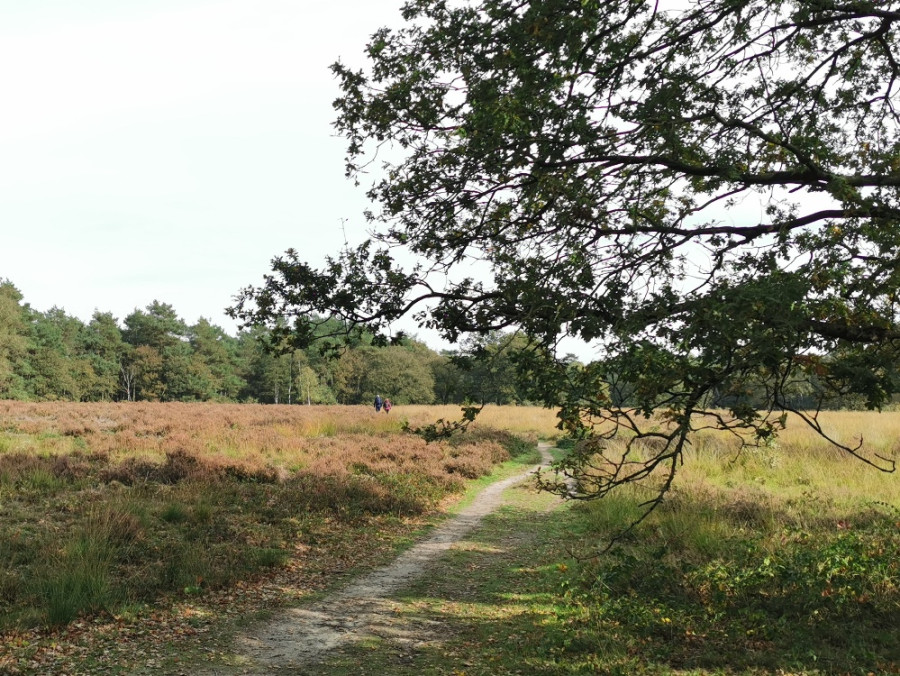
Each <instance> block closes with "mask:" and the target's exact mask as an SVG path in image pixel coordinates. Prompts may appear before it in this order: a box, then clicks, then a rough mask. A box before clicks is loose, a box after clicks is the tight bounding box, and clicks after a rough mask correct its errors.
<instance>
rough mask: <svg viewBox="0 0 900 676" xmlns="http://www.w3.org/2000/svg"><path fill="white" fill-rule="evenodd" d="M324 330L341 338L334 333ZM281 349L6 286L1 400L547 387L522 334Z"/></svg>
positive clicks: (498, 393)
mask: <svg viewBox="0 0 900 676" xmlns="http://www.w3.org/2000/svg"><path fill="white" fill-rule="evenodd" d="M322 330H323V332H325V333H329V334H332V335H333V334H334V333H336V331H334V330H333V327H328V326H327V325H323V327H322ZM289 333H290V332H289V331H288V332H284V335H289ZM273 342H275V343H276V344H275V346H274V349H273V347H272V344H273ZM277 342H278V337H277V335H276V332H272V331H270V329H267V328H265V327H263V326H253V327H252V328H250V329H248V330H244V331H239V332H238V333H237V335H236V336H232V335H229V334H228V333H226V332H225V330H224V329H222V328H220V327H218V326H216V325H214V324H211V323H210V322H209V321H208V320H206V319H202V318H201V319H200V320H199V321H198V322H197V323H196V324H193V325H190V326H189V325H188V324H186V323H185V321H184V320H182V319H181V318H180V317H179V316H178V313H177V312H176V310H175V309H174V308H173V307H172V306H171V305H169V304H167V303H162V302H159V301H153V302H152V303H150V304H149V305H148V306H147V307H146V308H144V309H142V310H141V309H135V310H134V311H133V312H132V313H131V314H129V315H128V316H127V317H125V318H124V319H123V320H122V322H121V323H120V322H119V321H118V320H117V318H116V317H114V316H113V315H112V314H111V313H109V312H99V311H96V312H94V315H93V317H92V318H91V320H90V321H89V322H88V323H86V324H85V323H84V322H83V321H81V320H80V319H79V318H77V317H73V316H70V315H68V314H66V312H65V311H64V310H63V309H61V308H57V307H54V308H51V309H50V310H47V311H46V312H40V311H38V310H35V309H33V308H31V307H30V306H29V305H28V304H27V303H24V302H23V296H22V294H21V293H20V292H19V290H18V289H17V288H16V287H15V286H14V285H13V284H12V283H11V282H9V281H3V280H0V399H20V400H28V401H185V402H189V401H221V402H256V403H266V404H368V403H369V402H371V401H372V400H373V399H374V398H375V395H376V394H381V395H382V396H388V397H390V398H391V400H392V401H393V402H394V403H396V404H432V403H436V404H482V403H489V404H501V405H503V404H528V403H531V402H537V401H541V392H540V386H541V384H540V382H541V381H540V379H536V378H533V377H530V376H529V373H528V370H529V368H530V365H529V363H528V361H527V359H526V360H523V359H522V354H527V351H528V347H527V346H528V341H527V339H526V338H525V337H524V336H522V335H520V334H516V333H503V332H491V333H488V334H486V335H485V336H481V337H478V338H470V339H467V340H466V341H463V342H462V343H461V344H460V347H459V349H458V350H454V351H442V352H436V351H435V350H432V349H431V348H429V347H428V346H427V345H425V344H424V343H422V342H420V341H418V340H415V339H412V338H405V339H403V340H401V341H400V342H399V343H398V344H396V345H387V346H379V345H376V344H375V341H373V340H372V338H371V336H365V335H364V336H363V337H362V338H361V339H360V338H357V339H356V340H353V341H349V340H348V342H347V343H346V344H345V345H341V346H339V348H340V349H338V350H332V351H325V352H323V351H321V350H320V349H318V348H317V347H315V346H313V347H311V348H309V349H305V350H301V349H290V348H287V347H281V348H279V346H278V345H277ZM815 359H817V360H818V361H821V362H823V363H827V361H828V359H829V357H828V356H827V355H822V356H819V357H816V358H815ZM566 361H567V363H568V365H569V366H568V369H569V376H568V377H569V378H570V379H571V380H572V382H578V381H579V380H580V379H581V377H582V376H583V375H584V374H585V373H586V372H587V371H592V370H596V369H601V370H604V371H605V372H606V374H607V375H606V376H605V378H606V380H607V382H608V383H609V385H608V388H609V391H607V392H605V393H604V396H608V397H609V399H610V400H611V401H612V402H614V403H615V404H616V405H620V406H626V407H627V406H634V405H637V404H639V403H640V402H641V401H642V400H643V398H645V396H646V394H645V393H644V392H642V391H641V390H640V388H639V387H638V386H636V385H635V382H636V380H635V379H632V378H630V377H629V375H628V374H626V373H622V374H620V375H619V376H618V377H617V376H616V374H615V373H614V371H615V367H614V366H613V365H612V364H611V363H610V364H602V363H593V364H590V365H588V366H584V365H582V364H580V363H579V362H578V361H577V360H576V359H575V358H574V357H573V356H571V355H569V357H568V358H567V360H566ZM824 370H825V369H823V371H824ZM897 377H898V378H900V372H897ZM779 387H780V388H781V389H782V391H783V392H784V394H785V396H786V397H788V399H787V400H786V403H787V404H789V405H790V406H792V407H795V408H798V409H807V410H808V409H815V408H865V401H864V399H863V398H862V397H860V396H859V395H858V394H852V393H850V392H841V390H840V389H839V388H835V387H834V384H833V383H829V382H826V381H825V380H824V379H822V378H820V376H819V375H818V374H817V373H816V371H815V370H814V369H810V370H808V372H807V373H805V374H804V375H803V376H802V377H796V378H794V379H793V380H791V381H790V382H785V383H779ZM771 388H772V383H770V382H768V381H767V380H766V379H765V378H764V377H760V378H758V379H754V378H751V377H746V378H743V379H741V380H740V381H736V382H733V383H731V382H728V381H724V382H723V383H722V384H721V385H720V386H719V387H717V388H716V389H715V390H714V391H712V392H711V393H710V394H709V395H707V399H706V400H705V401H704V405H706V406H708V407H711V408H735V407H737V408H738V409H747V410H751V409H754V408H756V407H759V406H762V405H763V402H765V401H766V397H767V396H768V392H769V391H770V389H771ZM595 394H596V393H593V392H587V391H585V392H583V393H582V396H584V397H585V398H588V397H592V396H594V395H595Z"/></svg>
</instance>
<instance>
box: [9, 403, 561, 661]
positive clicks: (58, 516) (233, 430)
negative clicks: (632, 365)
mask: <svg viewBox="0 0 900 676" xmlns="http://www.w3.org/2000/svg"><path fill="white" fill-rule="evenodd" d="M518 413H519V414H520V418H521V422H520V423H517V424H516V425H512V426H511V427H514V428H515V429H516V430H517V431H518V432H520V433H524V434H526V435H527V436H532V437H534V436H536V435H537V434H538V433H539V432H540V433H543V431H542V430H541V429H540V426H541V425H545V422H546V421H547V420H550V418H549V417H548V416H547V415H546V414H547V413H549V412H544V411H541V410H540V409H519V410H518ZM458 414H459V409H458V408H455V407H448V408H447V409H443V410H442V409H438V408H432V407H409V408H407V407H404V409H403V410H402V411H397V410H396V409H395V410H394V411H392V412H391V414H390V415H387V414H385V413H381V414H376V413H375V412H374V410H372V409H370V408H368V407H345V406H332V407H303V406H262V405H228V404H153V403H121V404H113V403H110V404H74V403H24V402H12V401H5V402H0V618H2V619H0V632H3V631H6V632H7V633H6V634H5V638H4V641H3V642H2V643H0V646H6V647H0V671H2V670H3V669H4V668H7V669H9V670H13V669H14V668H16V665H17V664H21V663H23V660H25V661H26V662H27V661H28V659H30V658H29V657H28V655H29V653H32V652H34V651H35V650H37V648H34V649H33V650H32V649H31V648H29V647H28V646H29V645H34V646H37V645H38V643H40V641H41V640H44V639H41V638H40V636H41V635H40V634H39V633H37V634H36V633H34V632H43V631H47V630H46V629H41V627H64V626H66V625H68V624H69V623H71V622H72V621H73V620H76V619H78V618H82V619H83V618H103V617H111V618H113V619H114V620H115V621H116V622H121V621H122V618H123V617H126V616H129V615H134V616H135V617H137V616H141V615H143V619H144V621H146V614H147V613H148V612H151V611H150V610H141V609H142V608H144V609H148V608H149V609H152V608H153V607H154V606H159V604H163V605H166V604H168V603H171V602H172V601H173V600H177V599H190V598H194V597H198V596H203V597H205V596H208V595H211V594H215V593H221V592H223V591H227V590H228V589H235V585H242V584H244V583H245V582H248V581H251V580H259V579H263V578H266V577H267V576H268V577H271V576H272V575H273V574H275V573H276V571H284V572H285V574H290V575H292V576H293V578H294V584H297V582H296V580H297V577H298V576H300V579H301V580H304V582H301V583H300V585H299V587H300V588H301V589H303V588H307V589H310V590H313V589H317V588H320V587H321V586H322V585H323V584H324V581H323V580H324V578H323V579H321V580H320V579H319V578H318V577H317V575H319V574H322V573H323V572H324V571H327V570H346V569H348V568H350V567H352V566H355V565H362V564H365V563H366V562H371V561H372V560H377V559H378V558H379V557H381V556H384V555H386V553H387V552H388V551H390V550H391V549H392V548H393V547H394V546H396V543H397V542H398V539H402V538H405V537H408V535H409V533H410V532H411V531H413V530H414V529H416V528H418V527H420V526H421V525H422V523H423V517H425V516H426V515H428V514H429V513H432V512H433V511H434V510H435V509H436V508H437V507H438V505H439V504H440V503H441V502H442V501H443V500H444V499H445V498H447V497H448V496H450V495H452V494H454V493H458V492H459V491H460V490H461V488H462V487H463V486H464V485H465V481H466V480H468V479H473V478H477V477H480V476H482V475H484V474H486V473H488V472H490V471H491V469H492V467H493V466H494V465H495V464H497V463H498V462H502V461H504V460H507V459H509V458H510V457H511V454H519V453H522V452H524V451H525V450H527V449H528V446H527V445H525V444H523V443H522V441H521V440H520V439H517V438H516V437H514V436H513V435H511V434H510V433H509V432H508V431H505V430H501V429H498V428H497V427H494V426H492V424H491V421H490V418H491V413H489V414H488V415H487V416H485V419H484V420H482V421H479V423H478V424H477V425H475V428H474V429H473V430H472V433H471V434H467V435H463V436H461V437H459V438H457V439H454V440H451V441H446V442H441V443H431V444H427V443H425V441H423V440H422V439H420V438H419V437H416V436H414V435H411V434H404V433H401V427H402V425H403V422H404V421H407V420H408V421H409V422H410V423H411V424H413V425H418V424H423V423H428V422H432V421H433V420H434V419H435V417H437V416H445V417H452V416H454V415H458ZM493 415H494V418H495V419H499V418H500V417H501V416H500V414H499V412H498V411H495V412H493ZM502 415H503V416H508V415H509V413H508V412H507V413H504V414H502ZM506 422H507V423H508V422H509V421H508V420H507V421H506ZM494 424H497V423H496V420H495V421H494ZM550 429H552V424H551V426H550ZM315 571H320V572H319V573H315ZM278 574H282V573H278ZM260 576H262V578H261V577H260ZM254 584H255V583H254ZM217 590H218V591H217ZM52 631H59V630H52ZM65 631H70V629H66V630H65ZM22 632H27V635H28V636H29V638H28V639H27V640H24V639H21V638H19V639H16V638H15V637H17V636H18V637H21V636H22V635H23V634H22ZM28 632H30V633H28ZM46 640H50V639H46ZM16 641H19V643H22V645H19V649H17V650H13V646H14V645H15V644H16ZM23 641H24V643H23ZM23 645H24V646H25V647H24V648H23ZM7 649H9V650H10V652H9V653H6V654H5V651H6V650H7ZM23 655H24V656H23ZM44 666H46V665H44ZM42 668H43V667H42ZM24 673H28V672H27V670H26V672H24Z"/></svg>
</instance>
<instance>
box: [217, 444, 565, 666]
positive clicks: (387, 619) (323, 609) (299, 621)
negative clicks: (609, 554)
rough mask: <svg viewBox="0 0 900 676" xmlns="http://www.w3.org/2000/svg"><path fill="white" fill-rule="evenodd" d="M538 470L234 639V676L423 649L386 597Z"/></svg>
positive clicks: (425, 635) (417, 629)
mask: <svg viewBox="0 0 900 676" xmlns="http://www.w3.org/2000/svg"><path fill="white" fill-rule="evenodd" d="M539 448H540V451H541V456H542V460H543V462H544V464H547V463H549V462H550V454H549V453H548V451H547V449H548V448H549V445H547V444H541V445H540V446H539ZM538 467H539V466H534V467H531V468H529V469H527V470H525V471H523V472H521V473H519V474H517V475H516V476H513V477H510V478H508V479H504V480H502V481H498V482H497V483H494V484H491V485H490V486H488V487H487V488H485V489H484V490H483V491H482V492H481V493H479V494H478V495H477V496H476V497H475V499H474V500H473V502H472V503H471V504H470V505H468V506H467V507H465V508H464V509H462V510H460V512H459V513H458V514H457V515H455V516H454V517H452V518H450V519H449V520H447V521H446V522H445V523H443V524H442V525H441V526H439V527H438V528H437V529H435V531H434V532H433V533H432V534H431V535H430V536H429V537H428V538H427V539H426V540H423V541H422V542H420V543H418V544H416V545H414V546H413V547H412V548H411V549H409V550H407V551H406V552H404V553H403V554H401V555H400V556H399V557H398V558H397V559H395V560H394V562H393V563H391V564H389V565H387V566H384V567H382V568H378V569H376V570H374V571H372V572H371V573H368V574H367V575H364V576H363V577H360V578H357V579H356V580H354V581H352V582H350V583H349V584H348V585H347V586H346V587H344V588H343V589H341V590H338V591H336V592H334V593H332V594H330V595H328V596H327V597H326V598H324V599H322V600H320V601H318V602H316V603H314V604H311V605H307V606H303V607H299V608H290V609H288V610H284V611H280V612H279V613H278V614H277V615H276V616H275V617H273V618H271V619H270V620H268V621H267V622H265V623H264V624H260V625H257V626H254V627H252V628H251V629H250V630H248V631H247V632H246V633H245V634H243V635H241V636H239V637H238V639H237V642H236V645H235V650H236V652H237V653H238V654H239V655H241V657H242V658H243V661H244V667H243V669H241V670H240V673H244V674H256V675H260V676H261V675H262V674H278V673H282V674H287V673H292V674H304V673H315V671H314V670H313V669H311V667H313V666H314V665H315V664H316V662H318V661H319V660H321V659H323V658H324V657H325V656H326V654H327V653H328V652H329V651H331V650H334V649H335V648H338V647H340V646H342V645H344V644H349V643H353V642H356V641H360V640H363V639H366V638H372V637H380V638H383V639H389V640H391V641H393V642H395V643H397V644H399V645H407V646H410V647H415V646H416V645H419V644H423V643H426V642H427V641H429V640H430V639H431V638H432V636H433V635H434V634H435V633H436V632H435V629H436V628H435V627H429V626H426V625H423V624H419V625H415V626H413V625H410V624H409V623H400V622H398V621H396V620H395V613H394V610H393V605H392V603H391V601H390V599H389V597H390V596H391V595H392V594H394V593H395V592H396V591H397V590H398V589H400V588H402V587H404V586H405V585H406V584H407V583H409V582H411V581H413V580H415V579H416V578H418V577H420V576H422V575H423V574H424V573H425V572H426V571H427V569H428V565H429V564H430V563H431V562H432V561H434V560H436V559H437V558H439V557H440V556H442V555H443V554H444V553H445V552H446V551H447V550H449V549H450V548H451V547H453V546H454V545H455V544H457V543H458V542H460V541H461V540H462V539H463V538H464V537H465V535H466V534H468V533H469V532H470V531H471V530H473V529H474V528H475V527H476V526H477V525H478V524H479V523H480V522H481V520H482V519H483V518H484V517H485V516H486V515H488V514H490V513H491V512H493V511H495V510H496V509H497V508H498V507H500V505H501V504H502V494H503V491H504V490H506V489H507V488H509V487H510V486H512V485H514V484H516V483H519V482H521V481H523V480H524V479H525V478H526V477H527V476H529V475H531V474H533V473H534V472H535V471H536V470H537V469H538ZM216 673H223V672H219V671H215V670H213V671H206V672H205V674H206V676H214V675H215V674H216ZM227 673H234V672H233V671H231V670H229V671H228V672H227Z"/></svg>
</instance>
